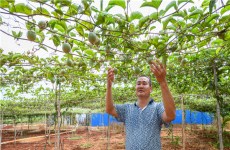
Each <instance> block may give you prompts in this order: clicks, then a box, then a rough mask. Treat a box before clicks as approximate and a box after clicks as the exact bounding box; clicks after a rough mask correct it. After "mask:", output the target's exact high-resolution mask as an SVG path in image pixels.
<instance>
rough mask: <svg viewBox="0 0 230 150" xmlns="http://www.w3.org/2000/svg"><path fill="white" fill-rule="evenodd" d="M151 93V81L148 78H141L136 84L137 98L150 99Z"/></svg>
mask: <svg viewBox="0 0 230 150" xmlns="http://www.w3.org/2000/svg"><path fill="white" fill-rule="evenodd" d="M151 92H152V87H151V86H150V85H149V79H148V78H147V77H139V78H138V79H137V83H136V95H137V97H149V96H150V93H151Z"/></svg>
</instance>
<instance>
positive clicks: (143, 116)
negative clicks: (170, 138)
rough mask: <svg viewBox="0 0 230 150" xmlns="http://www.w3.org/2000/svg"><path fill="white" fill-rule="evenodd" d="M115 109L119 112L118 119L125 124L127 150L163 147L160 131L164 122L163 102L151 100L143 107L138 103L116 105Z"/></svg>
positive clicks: (158, 148)
mask: <svg viewBox="0 0 230 150" xmlns="http://www.w3.org/2000/svg"><path fill="white" fill-rule="evenodd" d="M115 109H116V111H117V114H118V117H117V118H116V119H117V120H118V121H121V122H124V124H125V129H126V150H160V149H161V140H160V131H161V126H162V124H163V123H164V122H163V120H162V114H163V112H164V106H163V103H162V102H161V103H159V102H154V101H153V100H151V101H150V102H149V103H148V105H147V106H146V107H145V108H143V109H141V108H140V107H139V106H138V105H137V104H136V103H135V104H122V105H115ZM165 125H166V126H168V125H169V123H167V124H166V123H165Z"/></svg>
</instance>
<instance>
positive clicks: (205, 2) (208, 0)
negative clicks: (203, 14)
mask: <svg viewBox="0 0 230 150" xmlns="http://www.w3.org/2000/svg"><path fill="white" fill-rule="evenodd" d="M209 4H210V0H204V1H203V2H202V4H201V7H202V8H206V7H208V5H209Z"/></svg>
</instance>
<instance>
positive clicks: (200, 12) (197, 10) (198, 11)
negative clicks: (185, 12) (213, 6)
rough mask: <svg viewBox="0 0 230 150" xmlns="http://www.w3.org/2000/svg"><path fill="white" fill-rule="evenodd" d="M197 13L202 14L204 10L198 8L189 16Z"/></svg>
mask: <svg viewBox="0 0 230 150" xmlns="http://www.w3.org/2000/svg"><path fill="white" fill-rule="evenodd" d="M197 14H200V15H202V14H203V11H202V10H200V9H196V10H194V11H193V12H192V13H191V14H189V16H190V17H191V16H194V15H197Z"/></svg>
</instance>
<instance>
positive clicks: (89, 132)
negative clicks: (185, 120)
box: [1, 125, 230, 150]
mask: <svg viewBox="0 0 230 150" xmlns="http://www.w3.org/2000/svg"><path fill="white" fill-rule="evenodd" d="M15 130H17V132H16V133H17V134H16V136H15ZM216 135H217V134H216V132H214V131H213V130H211V129H206V128H205V129H203V128H202V129H201V128H200V127H198V126H189V127H186V129H185V149H186V150H203V149H205V150H216V149H217V148H216V147H215V143H217V137H216ZM229 135H230V134H229ZM15 137H16V138H15ZM229 138H230V137H229ZM161 140H162V149H163V150H180V149H182V129H181V126H179V125H178V126H173V128H172V129H170V130H169V129H164V128H163V129H162V132H161ZM57 141H58V140H57V134H55V131H52V132H51V133H50V134H47V135H46V134H45V129H44V127H43V126H42V125H38V126H37V127H36V126H35V127H33V128H30V129H28V128H27V129H26V128H25V127H20V128H17V129H15V128H13V126H6V127H4V128H3V130H2V145H1V148H2V150H54V149H55V147H56V149H57V146H58V144H57ZM60 149H63V150H107V149H110V150H124V149H125V131H124V127H123V126H122V125H111V126H110V127H87V126H81V127H78V128H77V129H74V127H71V128H70V127H66V128H64V129H62V130H61V133H60ZM225 150H230V148H225Z"/></svg>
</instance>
